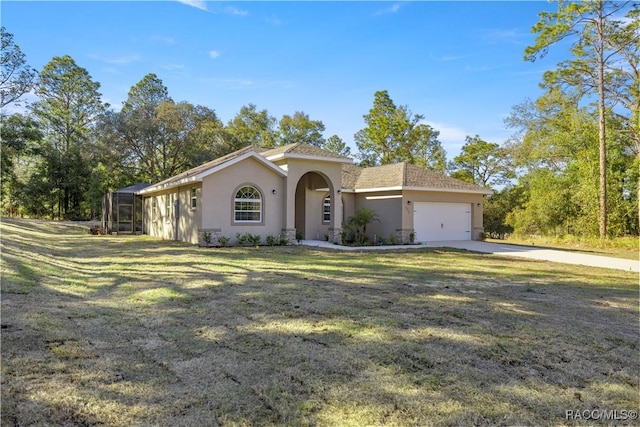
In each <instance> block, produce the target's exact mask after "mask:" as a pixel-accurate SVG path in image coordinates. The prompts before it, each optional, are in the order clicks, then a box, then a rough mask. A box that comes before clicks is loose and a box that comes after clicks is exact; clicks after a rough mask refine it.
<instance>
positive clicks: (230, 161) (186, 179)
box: [139, 145, 287, 194]
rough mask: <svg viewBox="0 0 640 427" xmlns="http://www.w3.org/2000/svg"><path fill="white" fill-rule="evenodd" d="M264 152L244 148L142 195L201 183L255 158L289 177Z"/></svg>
mask: <svg viewBox="0 0 640 427" xmlns="http://www.w3.org/2000/svg"><path fill="white" fill-rule="evenodd" d="M262 151H264V149H263V148H262V147H257V146H254V145H251V146H248V147H245V148H242V149H240V150H238V151H234V152H233V153H230V154H227V155H225V156H222V157H218V158H217V159H214V160H212V161H210V162H207V163H204V164H202V165H200V166H196V167H195V168H192V169H189V170H188V171H185V172H182V173H180V174H178V175H175V176H173V177H171V178H168V179H165V180H164V181H160V182H158V183H156V184H153V185H151V186H149V187H147V188H145V189H143V190H141V191H139V193H140V194H145V193H152V192H156V191H161V190H165V189H168V188H173V187H177V186H180V185H183V184H186V183H190V182H200V181H202V179H203V178H204V177H206V176H209V175H211V174H213V173H216V172H217V171H219V170H222V169H225V168H227V167H229V166H231V165H234V164H236V163H238V162H241V161H243V160H245V159H247V158H250V157H251V158H254V159H255V160H257V161H258V162H260V163H262V164H264V165H265V166H266V167H268V168H270V169H272V170H273V171H274V172H276V173H278V174H279V175H281V176H287V172H286V171H284V170H283V169H281V168H279V167H278V166H276V165H275V164H273V163H271V162H270V161H268V160H267V159H265V158H264V157H263V156H261V155H260V154H259V153H260V152H262Z"/></svg>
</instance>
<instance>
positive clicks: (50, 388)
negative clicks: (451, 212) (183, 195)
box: [1, 220, 640, 426]
mask: <svg viewBox="0 0 640 427" xmlns="http://www.w3.org/2000/svg"><path fill="white" fill-rule="evenodd" d="M1 231H2V248H1V249H2V284H1V290H2V425H3V426H4V425H109V426H111V425H113V426H121V425H172V426H192V425H221V426H245V425H246V426H253V425H292V426H300V425H322V426H325V425H327V426H333V425H336V426H338V425H348V426H359V425H389V426H404V425H407V426H414V425H427V426H428V425H437V426H447V425H450V426H458V425H563V424H566V425H593V424H594V423H595V424H598V422H597V421H596V422H594V421H593V420H588V421H584V420H583V421H573V420H567V419H566V418H565V411H567V410H577V409H579V410H590V409H595V408H599V409H611V410H614V409H617V410H637V409H638V406H639V402H638V390H639V374H638V373H639V372H640V366H639V365H640V362H639V360H638V357H637V355H638V347H639V344H640V342H639V340H640V337H639V332H638V316H639V308H638V307H639V305H638V276H637V274H633V273H628V272H623V271H614V270H603V269H595V268H587V267H582V266H570V265H563V264H554V263H544V262H535V261H526V260H521V259H511V258H502V257H497V256H491V255H480V254H473V253H467V252H459V251H454V250H426V249H418V250H416V249H411V250H403V251H397V252H376V253H367V252H364V253H362V254H360V253H357V252H356V253H353V252H339V251H333V250H332V251H328V250H327V251H324V250H318V249H311V248H303V247H297V246H296V247H274V248H267V247H261V248H259V249H255V248H223V249H205V248H197V247H193V246H191V245H186V244H181V243H176V242H169V241H159V240H156V239H152V238H149V237H146V236H131V237H126V236H117V237H111V236H89V235H87V234H85V231H84V229H82V228H81V227H74V226H72V225H63V224H56V223H50V222H38V221H25V220H3V222H2V224H1ZM605 424H606V423H605Z"/></svg>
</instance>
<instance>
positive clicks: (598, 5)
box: [525, 0, 638, 238]
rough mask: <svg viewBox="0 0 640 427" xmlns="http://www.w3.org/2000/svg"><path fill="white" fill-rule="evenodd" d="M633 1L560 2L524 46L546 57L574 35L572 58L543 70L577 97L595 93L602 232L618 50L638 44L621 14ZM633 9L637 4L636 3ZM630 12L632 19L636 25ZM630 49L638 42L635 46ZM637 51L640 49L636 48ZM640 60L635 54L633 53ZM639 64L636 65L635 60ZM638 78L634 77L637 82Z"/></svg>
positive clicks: (532, 56) (548, 80)
mask: <svg viewBox="0 0 640 427" xmlns="http://www.w3.org/2000/svg"><path fill="white" fill-rule="evenodd" d="M629 4H630V3H629V2H619V1H604V0H595V1H587V2H559V3H558V11H557V12H542V13H541V14H540V20H539V21H538V23H537V24H536V25H535V26H534V27H533V32H534V33H536V34H537V36H536V42H535V44H534V45H533V46H529V47H527V48H526V50H525V60H528V61H535V60H536V59H537V58H539V57H543V56H544V55H545V54H546V53H547V51H548V49H549V47H550V46H551V45H554V44H556V43H558V42H560V41H562V40H565V39H572V40H573V43H572V45H571V54H572V56H573V59H570V60H566V61H563V62H561V63H560V64H558V65H559V68H558V69H557V70H555V71H550V72H547V73H545V76H544V83H543V85H544V86H547V87H554V86H571V87H573V88H574V89H576V90H575V91H574V93H575V94H576V96H577V98H578V99H580V98H582V97H585V96H587V97H588V96H593V95H596V96H597V111H598V129H599V133H598V143H599V171H600V172H599V186H600V191H599V208H600V215H599V221H598V222H599V235H600V238H605V237H606V236H607V135H606V116H607V109H608V108H611V103H610V102H609V101H611V100H613V99H615V97H612V96H608V92H610V91H611V90H613V89H614V87H615V84H614V82H615V81H616V75H617V76H619V75H620V73H619V72H618V71H616V70H620V66H619V64H620V59H621V57H620V55H621V53H622V52H624V51H625V49H626V47H628V46H631V45H633V44H637V37H638V35H637V33H636V31H635V30H634V29H631V30H629V29H628V28H627V27H628V25H626V24H624V23H623V21H621V20H619V14H621V13H623V12H624V11H627V10H628V9H629ZM632 9H635V7H634V8H632ZM629 13H631V14H632V15H630V18H631V22H632V24H629V25H632V26H634V27H635V28H637V25H638V24H637V21H635V23H634V20H633V16H636V15H637V11H635V10H631V11H630V12H629ZM634 33H636V34H634ZM631 50H632V51H633V50H634V48H632V49H631ZM635 52H636V53H637V49H635ZM635 58H636V60H637V55H636V56H635ZM636 69H637V66H636ZM637 82H638V80H637V78H636V80H635V83H636V84H637ZM636 92H637V89H636Z"/></svg>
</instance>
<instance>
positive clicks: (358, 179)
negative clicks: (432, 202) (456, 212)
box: [342, 162, 488, 192]
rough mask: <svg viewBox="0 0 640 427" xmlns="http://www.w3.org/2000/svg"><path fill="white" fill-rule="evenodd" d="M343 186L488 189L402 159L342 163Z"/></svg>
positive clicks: (361, 188) (474, 190) (352, 188)
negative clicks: (373, 163)
mask: <svg viewBox="0 0 640 427" xmlns="http://www.w3.org/2000/svg"><path fill="white" fill-rule="evenodd" d="M342 186H343V187H344V188H346V189H351V190H363V189H370V188H389V187H412V188H424V189H425V190H426V189H431V190H434V189H438V190H451V191H470V192H488V190H486V189H484V188H482V187H480V186H478V185H475V184H470V183H468V182H464V181H461V180H459V179H455V178H451V177H450V176H446V175H444V174H443V173H440V172H434V171H430V170H427V169H425V168H422V167H420V166H416V165H411V164H408V163H404V162H403V163H395V164H391V165H383V166H373V167H368V168H359V167H358V166H355V165H343V167H342Z"/></svg>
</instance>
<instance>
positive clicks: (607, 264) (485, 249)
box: [300, 240, 640, 272]
mask: <svg viewBox="0 0 640 427" xmlns="http://www.w3.org/2000/svg"><path fill="white" fill-rule="evenodd" d="M300 244H302V245H305V246H315V247H322V248H330V249H339V250H346V251H379V250H393V249H419V248H421V247H428V248H453V249H464V250H467V251H471V252H480V253H484V254H494V255H504V256H512V257H520V258H527V259H536V260H540V261H552V262H561V263H565V264H576V265H586V266H589V267H601V268H611V269H614V270H624V271H635V272H638V271H640V262H639V261H638V260H631V259H621V258H611V257H606V256H600V255H589V254H585V253H581V252H571V251H563V250H554V249H545V248H536V247H535V246H518V245H507V244H502V243H488V242H477V241H469V240H467V241H447V242H429V243H423V244H422V245H419V246H418V245H416V246H407V245H404V246H359V247H353V246H340V245H334V244H333V243H329V242H325V241H319V240H303V241H302V242H300Z"/></svg>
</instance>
